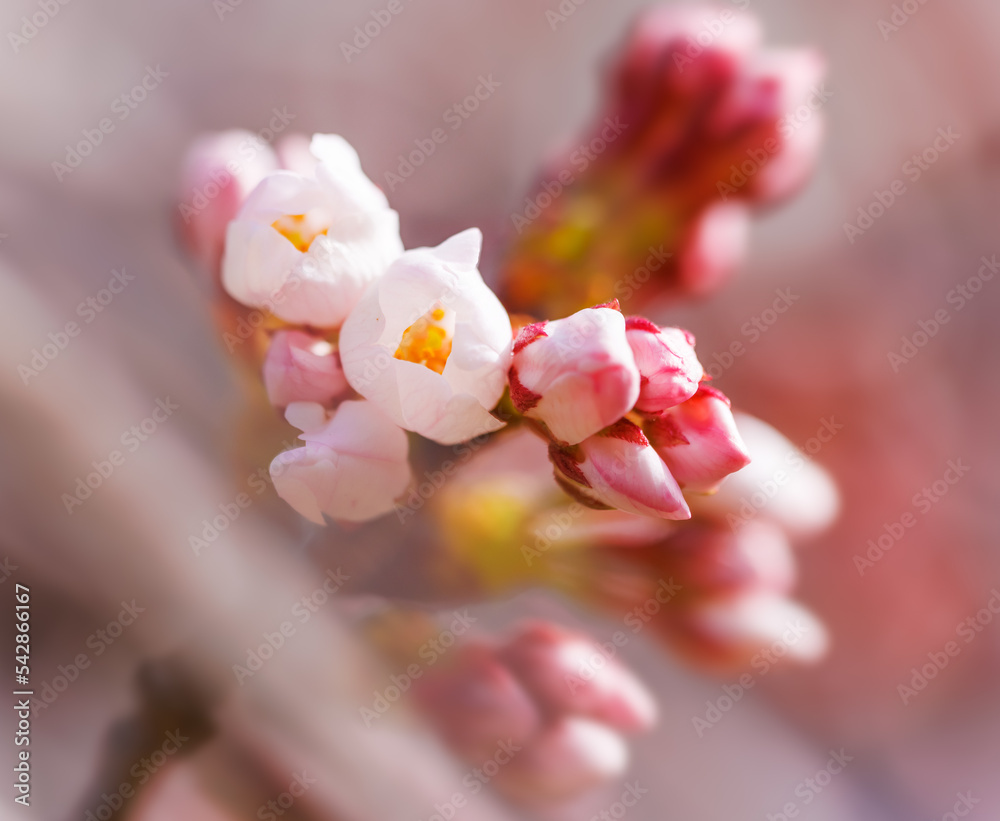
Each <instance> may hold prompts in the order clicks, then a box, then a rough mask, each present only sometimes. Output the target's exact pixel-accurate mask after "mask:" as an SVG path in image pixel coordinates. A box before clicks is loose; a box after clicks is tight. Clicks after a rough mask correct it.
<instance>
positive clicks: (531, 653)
mask: <svg viewBox="0 0 1000 821" xmlns="http://www.w3.org/2000/svg"><path fill="white" fill-rule="evenodd" d="M500 658H501V659H502V660H503V661H504V662H506V664H507V666H508V667H509V668H510V669H511V670H512V671H513V672H514V674H515V675H516V676H517V677H518V679H519V680H520V681H521V683H522V684H523V685H524V686H525V688H527V690H528V691H529V692H530V693H531V694H532V695H533V696H534V697H535V698H536V699H537V701H538V703H539V705H540V706H541V707H542V709H543V710H544V711H545V712H546V714H547V715H549V716H557V715H578V716H583V717H585V718H591V719H594V720H595V721H599V722H601V723H603V724H607V725H609V726H611V727H614V728H615V729H617V730H621V731H622V732H640V731H644V730H648V729H650V728H651V727H652V726H653V725H654V724H655V723H656V718H657V708H656V702H655V701H654V700H653V696H652V695H651V694H650V692H649V690H647V689H646V687H645V685H643V684H642V682H641V681H639V679H638V678H636V677H635V675H633V674H632V672H631V671H630V670H628V669H627V668H626V667H625V666H624V665H623V664H621V662H619V661H618V660H617V659H615V658H611V657H609V656H608V654H607V652H606V651H604V650H602V649H601V647H600V646H598V645H597V643H596V642H594V641H593V640H592V639H591V638H590V637H589V636H587V635H585V634H583V633H577V632H574V631H570V630H567V629H565V628H562V627H559V626H557V625H555V624H552V623H550V622H533V623H531V624H527V625H525V626H524V627H522V628H521V629H520V630H519V631H518V633H517V634H516V635H515V636H514V637H513V638H512V639H511V640H510V641H509V642H508V643H507V644H506V646H504V647H503V648H501V650H500Z"/></svg>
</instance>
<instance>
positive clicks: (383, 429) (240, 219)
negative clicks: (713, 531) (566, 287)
mask: <svg viewBox="0 0 1000 821" xmlns="http://www.w3.org/2000/svg"><path fill="white" fill-rule="evenodd" d="M231 143H232V138H231V137H229V138H225V139H222V138H220V139H216V140H208V141H206V142H204V143H202V144H201V145H200V146H196V150H198V151H204V152H207V156H201V157H200V158H196V159H192V160H190V161H189V165H190V166H191V167H193V168H200V169H201V170H202V171H203V172H205V173H210V172H208V171H206V169H212V168H215V167H218V166H219V165H220V164H221V158H222V156H224V155H222V154H220V151H221V150H223V149H226V148H231V147H232V146H231ZM294 145H299V143H294ZM310 151H311V155H312V158H313V159H312V160H311V161H306V160H305V159H304V158H303V157H302V154H301V152H298V153H294V154H291V156H290V159H287V160H286V161H285V162H284V164H285V165H286V166H288V165H294V166H295V167H297V168H299V169H301V170H299V171H295V170H291V168H289V167H284V168H272V170H271V171H270V172H268V173H266V174H264V175H263V177H262V178H261V179H260V180H259V182H258V184H257V185H256V187H254V188H253V190H252V191H251V192H250V193H249V194H248V195H247V196H246V197H245V199H244V200H243V202H242V204H241V205H240V207H239V209H238V210H237V212H236V213H235V215H234V216H233V218H232V219H231V220H230V221H229V222H228V224H227V225H226V226H225V231H226V236H225V245H224V253H223V255H222V258H221V262H220V267H221V281H222V285H223V287H224V288H225V291H226V292H227V293H228V294H229V296H230V297H232V298H233V299H234V300H235V301H236V302H237V303H239V304H240V305H242V306H245V308H249V309H253V310H254V311H256V312H257V313H258V316H259V317H262V319H261V321H260V322H259V323H258V325H259V327H260V328H261V329H262V330H261V332H260V339H261V341H262V343H263V348H264V349H265V351H266V353H265V354H264V356H263V382H264V385H265V387H266V390H267V395H268V398H269V400H270V402H271V404H272V405H273V406H274V407H275V408H278V409H279V410H281V411H283V412H284V415H285V418H286V419H287V421H288V422H289V423H290V424H292V425H293V426H295V427H296V428H298V429H299V430H300V431H301V434H302V435H301V437H300V438H301V439H302V440H303V442H304V445H303V446H302V447H299V448H295V449H292V450H290V451H286V452H284V453H282V454H280V455H279V456H278V457H277V458H276V459H275V460H274V462H273V463H272V466H271V475H272V478H273V479H274V483H275V487H276V489H277V491H278V493H279V495H280V496H281V497H282V498H283V499H285V500H286V501H287V502H288V503H289V504H290V505H291V506H292V507H293V508H294V509H295V510H297V511H298V512H299V513H300V514H302V515H303V516H305V517H306V518H308V519H309V520H311V521H313V522H316V523H319V524H322V523H323V522H324V521H325V518H324V517H329V518H331V519H334V520H338V521H355V522H356V521H365V520H369V519H372V518H375V517H377V516H380V515H382V514H385V513H387V512H389V511H391V510H393V509H394V507H395V506H396V503H397V500H398V499H400V498H401V497H402V496H403V495H404V493H405V492H406V490H407V488H408V487H409V486H410V484H411V479H412V473H411V470H410V463H409V440H408V437H407V435H406V432H407V431H409V432H412V433H416V434H419V435H421V436H423V437H425V438H427V439H429V440H432V441H434V442H437V443H439V444H444V445H454V444H457V443H461V442H465V441H468V440H470V439H475V438H477V437H480V436H483V435H484V434H488V433H492V432H495V431H497V430H499V429H501V428H503V427H504V426H505V424H506V421H511V420H517V419H519V416H518V415H523V417H524V418H525V419H527V420H528V421H529V423H530V424H531V425H532V427H533V428H534V429H535V430H536V431H537V432H538V433H539V434H540V435H542V436H543V437H544V438H546V440H547V441H548V442H549V443H550V456H551V459H552V462H553V464H554V465H555V467H556V472H555V475H556V479H557V481H558V482H559V484H560V485H561V486H562V487H563V488H564V489H565V490H566V491H567V492H569V493H570V494H571V495H572V496H574V497H576V498H578V499H581V500H583V501H585V502H586V503H587V504H588V505H591V506H594V507H611V508H619V509H621V510H626V511H629V512H632V513H636V514H641V515H648V516H656V517H663V518H673V519H677V518H688V517H689V516H690V511H689V508H688V505H687V502H686V501H685V499H684V496H683V494H682V489H683V490H687V491H691V492H708V491H711V490H713V489H714V487H715V486H716V485H717V484H718V483H719V482H720V481H721V480H722V478H723V477H724V476H726V475H727V474H728V473H731V472H733V471H734V470H737V469H739V468H741V467H742V466H743V465H744V464H746V461H747V456H746V452H745V449H744V448H743V446H742V443H741V442H740V439H739V435H738V434H737V433H736V430H735V427H734V425H733V422H732V416H731V413H730V411H729V403H728V401H727V400H726V399H725V397H724V396H722V394H720V393H718V391H715V390H712V389H711V388H708V387H706V386H704V385H702V384H701V383H702V380H703V379H704V372H703V370H702V367H701V365H700V363H699V362H698V359H697V357H696V356H695V353H694V339H693V337H692V336H691V335H690V334H689V333H687V332H686V331H683V330H680V329H677V328H660V327H658V326H657V325H655V324H653V323H652V322H650V321H649V320H646V319H643V318H641V317H629V318H627V319H626V317H624V316H623V315H622V313H621V310H620V309H619V307H618V303H617V301H615V302H611V303H608V304H606V305H600V306H598V307H596V308H590V309H585V310H583V311H580V312H578V313H576V314H574V315H572V316H570V317H567V318H565V319H559V320H553V321H550V322H544V321H543V322H537V323H534V324H531V325H528V326H527V327H524V328H522V329H521V330H520V332H519V334H518V335H517V337H516V339H515V338H514V334H513V331H512V327H511V320H510V317H509V316H508V314H507V311H506V310H505V308H504V307H503V305H502V304H501V303H500V301H499V299H498V298H497V297H496V295H495V294H494V293H493V292H492V291H491V290H490V289H489V287H488V286H487V285H486V284H485V282H484V281H483V279H482V276H481V275H480V273H479V270H478V268H477V265H478V261H479V254H480V247H481V244H482V236H481V234H480V232H479V231H478V230H477V229H469V230H467V231H463V232H461V233H459V234H457V235H455V236H453V237H451V238H450V239H448V240H446V241H445V242H443V243H441V244H440V245H438V246H437V247H434V248H415V249H411V250H404V249H403V245H402V242H401V240H400V237H399V218H398V215H397V214H396V212H395V211H393V210H392V209H391V208H390V207H389V204H388V202H387V200H386V198H385V196H384V195H383V194H382V192H381V191H379V189H378V188H377V187H376V186H375V185H374V184H373V183H372V182H371V181H370V180H369V179H368V178H367V177H366V176H365V175H364V173H363V171H362V170H361V164H360V161H359V158H358V155H357V153H356V152H355V151H354V149H353V148H352V147H351V146H350V145H349V144H348V143H347V142H346V141H345V140H343V139H342V138H341V137H337V136H334V135H317V136H315V137H314V138H313V140H312V142H311V144H310ZM286 154H290V152H287V151H286ZM277 163H278V159H277V158H276V159H275V164H277ZM250 179H252V177H248V178H246V179H242V180H241V181H239V182H237V181H235V178H234V181H232V182H231V184H230V186H229V189H232V190H233V191H237V190H239V191H242V187H243V186H244V185H245V184H246V183H247V182H249V180H250ZM229 189H227V190H229ZM236 196H237V195H236V194H235V193H233V194H232V196H231V197H229V198H228V199H227V200H226V202H225V203H223V202H219V203H218V209H219V210H218V213H216V214H215V215H214V217H213V222H212V226H211V227H214V229H215V230H219V229H220V228H221V227H223V226H222V224H221V218H222V216H223V211H225V210H226V209H231V207H232V205H233V203H234V202H235V199H236ZM189 239H190V244H191V245H192V246H193V247H194V248H195V250H196V252H197V251H198V250H199V249H204V248H209V247H214V246H212V243H210V242H209V226H207V225H203V226H201V228H200V230H199V232H198V233H197V236H196V237H192V238H189ZM508 386H509V389H510V398H511V402H512V404H513V406H514V408H515V410H516V411H517V414H513V415H509V416H507V417H505V418H501V416H503V414H502V413H500V412H499V410H498V406H499V405H500V402H501V399H502V398H503V396H504V394H505V392H506V391H507V389H508Z"/></svg>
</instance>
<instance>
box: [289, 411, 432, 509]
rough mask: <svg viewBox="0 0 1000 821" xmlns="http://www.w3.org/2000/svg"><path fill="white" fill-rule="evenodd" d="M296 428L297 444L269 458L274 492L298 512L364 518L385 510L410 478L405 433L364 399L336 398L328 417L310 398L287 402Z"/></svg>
mask: <svg viewBox="0 0 1000 821" xmlns="http://www.w3.org/2000/svg"><path fill="white" fill-rule="evenodd" d="M286 418H287V419H288V421H289V422H291V423H292V424H293V425H295V426H296V427H297V428H299V429H300V430H302V432H303V433H302V436H301V437H300V438H301V439H303V440H304V441H305V445H304V446H303V447H301V448H296V449H294V450H289V451H285V452H284V453H281V454H279V455H278V456H277V457H276V458H275V459H274V461H273V462H271V478H272V479H273V480H274V488H275V490H276V491H277V492H278V495H279V496H280V497H281V498H282V499H284V500H285V501H286V502H288V504H290V505H291V506H292V507H293V508H295V510H296V511H298V512H299V513H300V514H301V515H303V516H305V517H306V518H307V519H309V521H311V522H315V523H316V524H325V522H324V520H323V514H326V515H327V516H329V517H330V518H331V519H334V520H336V521H342V522H364V521H367V520H369V519H374V518H375V517H377V516H381V515H382V514H384V513H388V512H389V511H391V510H392V509H393V508H394V506H395V501H396V499H397V498H398V497H400V496H401V495H402V494H403V492H404V491H405V490H406V487H407V485H409V483H410V479H411V476H412V474H411V472H410V464H409V461H408V457H409V443H408V442H407V439H406V433H405V432H403V431H402V430H400V429H399V428H398V427H397V426H396V425H394V424H393V423H392V422H391V421H390V420H389V419H387V418H386V417H385V415H384V414H382V413H381V412H379V410H378V408H375V407H372V405H371V403H370V402H360V401H354V400H350V401H347V402H343V403H341V405H340V407H338V408H337V410H336V411H334V414H333V416H332V417H330V416H328V415H327V413H326V411H324V410H323V407H322V406H321V405H319V404H317V403H314V402H295V403H292V404H291V405H289V406H288V411H287V412H286Z"/></svg>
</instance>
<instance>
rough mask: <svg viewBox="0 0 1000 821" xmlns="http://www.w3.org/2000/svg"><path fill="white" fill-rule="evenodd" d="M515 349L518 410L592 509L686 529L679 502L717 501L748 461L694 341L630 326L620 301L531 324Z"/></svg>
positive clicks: (560, 476)
mask: <svg viewBox="0 0 1000 821" xmlns="http://www.w3.org/2000/svg"><path fill="white" fill-rule="evenodd" d="M513 350H514V353H513V360H512V363H511V367H510V398H511V402H512V403H513V405H514V407H515V408H516V409H517V410H518V411H519V412H520V413H521V414H523V415H524V416H525V418H527V419H528V420H530V421H531V422H532V423H533V424H534V427H535V429H536V430H537V431H538V432H539V433H540V434H541V435H542V436H543V437H545V438H546V439H547V441H548V442H549V457H550V459H551V460H552V463H553V465H554V466H555V476H556V480H557V481H558V482H559V484H560V486H561V487H562V488H563V489H564V490H565V491H566V492H567V493H569V494H570V495H571V496H572V497H574V498H575V499H577V500H578V501H580V502H581V503H583V504H585V505H587V506H588V507H595V508H602V507H603V508H617V509H619V510H624V511H627V512H629V513H635V514H638V515H645V516H654V517H660V518H664V519H687V518H690V516H691V511H690V509H689V508H688V504H687V502H686V501H685V499H684V495H683V492H682V491H689V492H694V493H710V492H712V491H713V490H714V489H715V488H716V487H717V486H718V484H719V483H720V482H721V481H722V480H723V479H724V478H725V477H726V476H727V475H729V474H730V473H733V472H734V471H737V470H739V469H740V468H742V467H744V466H745V465H746V464H747V463H748V462H749V460H750V459H749V456H748V454H747V452H746V448H745V447H744V445H743V442H742V441H741V439H740V436H739V433H738V432H737V430H736V425H735V423H734V421H733V416H732V412H731V411H730V407H729V400H728V399H727V398H726V397H725V396H723V395H722V394H721V393H720V392H719V391H717V390H715V389H713V388H710V387H708V386H707V385H703V384H702V380H703V379H704V378H705V374H704V371H703V369H702V366H701V363H700V362H699V361H698V358H697V356H696V355H695V352H694V337H692V335H691V334H690V333H688V332H687V331H684V330H681V329H679V328H661V327H659V326H658V325H656V324H654V323H653V322H651V321H650V320H648V319H645V318H643V317H638V316H632V317H625V316H624V315H623V314H622V312H621V310H620V308H619V307H618V303H617V301H614V302H611V303H608V304H606V305H598V306H596V307H594V308H585V309H583V310H582V311H578V312H577V313H575V314H573V315H572V316H569V317H566V318H565V319H557V320H554V321H551V322H537V323H532V324H530V325H527V326H525V327H523V328H522V329H521V330H520V332H519V333H518V335H517V337H516V339H515V341H514V349H513Z"/></svg>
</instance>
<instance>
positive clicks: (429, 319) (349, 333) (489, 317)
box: [340, 228, 511, 445]
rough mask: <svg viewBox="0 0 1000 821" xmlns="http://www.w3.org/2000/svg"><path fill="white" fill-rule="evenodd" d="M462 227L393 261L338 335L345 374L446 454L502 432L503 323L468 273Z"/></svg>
mask: <svg viewBox="0 0 1000 821" xmlns="http://www.w3.org/2000/svg"><path fill="white" fill-rule="evenodd" d="M482 240H483V236H482V234H481V233H480V231H479V229H477V228H470V229H469V230H467V231H463V232H462V233H460V234H456V235H455V236H453V237H452V238H451V239H448V240H446V241H445V242H443V243H441V244H440V245H438V246H437V247H436V248H415V249H413V250H411V251H407V252H406V253H404V254H403V255H402V256H401V257H399V259H397V260H396V261H395V262H394V263H393V264H392V265H391V266H390V267H389V270H388V271H386V272H385V274H384V275H383V276H382V277H381V278H380V279H379V280H378V281H377V282H375V283H374V284H373V285H372V286H371V287H370V288H369V289H368V291H367V292H366V293H365V295H364V297H362V299H361V301H360V302H359V303H358V305H357V307H356V308H355V309H354V310H353V311H352V312H351V315H350V316H349V317H348V318H347V321H346V322H345V323H344V327H343V328H342V329H341V332H340V357H341V362H342V364H343V368H344V375H345V376H346V377H347V381H348V382H349V383H350V384H351V386H352V387H353V388H354V389H355V390H356V391H357V392H358V393H360V394H361V395H362V396H364V397H366V398H368V399H370V400H371V401H372V402H374V403H375V404H376V405H378V406H379V407H380V408H381V409H382V410H383V411H384V412H385V413H386V414H387V415H388V416H389V418H390V419H392V420H393V421H394V422H396V424H398V425H400V426H401V427H404V428H406V429H407V430H412V431H415V432H417V433H419V434H421V435H422V436H426V437H427V438H428V439H433V440H434V441H436V442H440V443H441V444H445V445H451V444H455V443H457V442H464V441H466V440H468V439H472V438H473V437H475V436H479V435H481V434H484V433H488V432H490V431H494V430H497V429H499V428H501V427H503V425H504V423H503V422H501V421H500V420H498V419H497V418H495V417H494V416H492V415H491V414H490V411H491V410H492V409H493V408H494V407H496V404H497V403H498V402H499V401H500V397H501V396H503V392H504V388H505V387H506V384H507V368H508V367H509V365H510V356H511V353H510V351H511V327H510V318H509V317H508V316H507V312H506V311H505V310H504V307H503V305H501V304H500V300H499V299H497V297H496V295H495V294H494V293H493V292H492V291H491V290H490V289H489V288H488V287H487V285H486V283H485V282H483V279H482V277H481V276H480V274H479V270H478V269H477V268H476V265H477V264H478V262H479V251H480V247H481V245H482Z"/></svg>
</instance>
